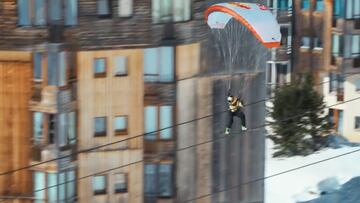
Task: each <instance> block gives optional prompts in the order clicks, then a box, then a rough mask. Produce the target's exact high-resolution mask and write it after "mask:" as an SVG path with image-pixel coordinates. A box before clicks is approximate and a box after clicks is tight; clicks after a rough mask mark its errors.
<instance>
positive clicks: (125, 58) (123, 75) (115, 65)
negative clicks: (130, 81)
mask: <svg viewBox="0 0 360 203" xmlns="http://www.w3.org/2000/svg"><path fill="white" fill-rule="evenodd" d="M120 57H121V58H123V59H124V66H125V73H119V74H118V73H117V72H116V67H117V65H118V64H117V58H120ZM113 63H114V66H113V67H114V68H113V69H114V70H113V72H114V73H113V75H114V76H115V77H125V76H128V75H129V57H128V56H115V57H114V58H113Z"/></svg>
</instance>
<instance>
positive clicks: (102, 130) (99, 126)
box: [94, 117, 106, 137]
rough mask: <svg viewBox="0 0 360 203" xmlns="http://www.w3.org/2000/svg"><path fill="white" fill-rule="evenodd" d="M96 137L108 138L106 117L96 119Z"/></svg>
mask: <svg viewBox="0 0 360 203" xmlns="http://www.w3.org/2000/svg"><path fill="white" fill-rule="evenodd" d="M94 126H95V128H94V130H95V134H94V136H95V137H97V136H106V118H105V117H97V118H95V119H94Z"/></svg>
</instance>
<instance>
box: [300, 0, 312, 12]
mask: <svg viewBox="0 0 360 203" xmlns="http://www.w3.org/2000/svg"><path fill="white" fill-rule="evenodd" d="M306 2H307V7H304V6H305V5H306ZM300 4H301V5H300V6H301V10H302V11H308V10H310V8H311V2H310V0H301V2H300Z"/></svg>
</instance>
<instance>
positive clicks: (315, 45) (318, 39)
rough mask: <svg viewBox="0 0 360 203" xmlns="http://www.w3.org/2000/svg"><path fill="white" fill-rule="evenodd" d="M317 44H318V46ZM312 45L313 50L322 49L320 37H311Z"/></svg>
mask: <svg viewBox="0 0 360 203" xmlns="http://www.w3.org/2000/svg"><path fill="white" fill-rule="evenodd" d="M318 45H320V46H318ZM313 47H314V49H315V50H322V49H323V48H324V44H323V42H322V40H321V37H314V38H313Z"/></svg>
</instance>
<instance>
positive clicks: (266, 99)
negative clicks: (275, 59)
mask: <svg viewBox="0 0 360 203" xmlns="http://www.w3.org/2000/svg"><path fill="white" fill-rule="evenodd" d="M358 74H360V73H358V72H357V73H349V74H348V75H347V76H346V77H349V76H352V75H358ZM344 78H345V77H344ZM335 80H337V79H334V80H327V81H324V82H321V83H318V84H316V85H315V86H318V85H322V84H325V83H329V82H332V81H335ZM290 85H292V84H290ZM274 98H275V97H269V98H265V99H262V100H259V101H255V102H251V103H248V104H244V107H246V106H251V105H255V104H258V103H261V102H265V101H269V100H272V99H274ZM344 102H345V101H344ZM345 103H346V102H345ZM225 112H227V110H224V111H219V112H215V113H212V114H208V115H206V116H202V117H198V118H194V119H191V120H188V121H184V122H180V123H176V124H174V125H172V126H168V127H164V128H161V129H158V130H154V131H151V132H147V133H142V134H138V135H135V136H132V137H128V138H125V139H122V140H118V141H114V142H109V143H106V144H102V145H98V146H94V147H90V148H87V149H82V150H78V151H75V152H72V153H70V154H68V155H64V156H60V157H57V158H53V159H49V160H46V161H42V162H39V163H35V164H31V165H28V166H24V167H20V168H17V169H12V170H9V171H5V172H2V173H0V176H3V175H9V174H11V173H14V172H17V171H21V170H25V169H30V168H32V167H35V166H39V165H43V164H46V163H50V162H53V161H57V160H61V159H64V158H67V157H71V156H74V155H77V154H81V153H85V152H91V151H94V150H97V149H100V148H103V147H107V146H111V145H114V144H118V143H121V142H125V141H128V140H132V139H135V138H139V137H144V136H145V135H148V134H153V133H157V132H161V131H163V130H166V129H172V128H174V127H177V126H181V125H185V124H189V123H193V122H195V121H198V120H203V119H206V118H210V117H213V116H215V115H218V114H222V113H225ZM305 114H306V113H305ZM302 115H303V114H302ZM266 125H267V124H264V125H262V126H258V127H256V129H258V128H262V127H264V126H266ZM249 130H255V129H248V131H249Z"/></svg>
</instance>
